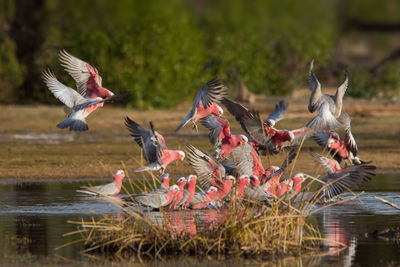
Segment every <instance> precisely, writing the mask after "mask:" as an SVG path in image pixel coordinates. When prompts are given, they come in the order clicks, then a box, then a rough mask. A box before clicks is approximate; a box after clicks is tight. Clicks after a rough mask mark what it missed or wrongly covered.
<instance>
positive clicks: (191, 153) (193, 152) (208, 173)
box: [186, 144, 225, 190]
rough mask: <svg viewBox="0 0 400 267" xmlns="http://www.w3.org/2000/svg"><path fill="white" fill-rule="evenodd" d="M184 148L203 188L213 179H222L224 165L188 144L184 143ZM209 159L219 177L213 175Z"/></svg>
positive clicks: (206, 187)
mask: <svg viewBox="0 0 400 267" xmlns="http://www.w3.org/2000/svg"><path fill="white" fill-rule="evenodd" d="M186 148H187V150H188V155H187V158H188V160H189V163H190V165H191V166H192V168H193V169H194V171H195V172H196V174H197V176H198V180H199V183H200V186H201V188H202V189H203V190H207V189H208V188H209V187H210V186H211V182H212V180H213V179H222V178H223V177H225V168H224V166H222V164H221V163H219V162H218V161H217V160H215V159H214V158H213V157H211V156H209V155H207V154H205V153H203V152H201V151H200V150H198V149H197V148H195V147H194V146H192V145H190V144H188V145H186ZM209 161H212V163H213V164H214V165H215V166H216V167H217V169H218V171H219V173H220V177H213V169H212V167H211V165H210V163H209Z"/></svg>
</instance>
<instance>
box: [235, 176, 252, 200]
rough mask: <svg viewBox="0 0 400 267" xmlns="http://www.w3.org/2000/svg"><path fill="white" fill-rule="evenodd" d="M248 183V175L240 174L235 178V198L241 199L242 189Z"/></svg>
mask: <svg viewBox="0 0 400 267" xmlns="http://www.w3.org/2000/svg"><path fill="white" fill-rule="evenodd" d="M248 183H249V176H248V175H246V174H244V175H240V176H239V178H238V179H237V184H236V198H237V199H243V196H244V190H245V188H246V186H247V185H248Z"/></svg>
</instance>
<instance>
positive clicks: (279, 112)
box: [266, 100, 288, 122]
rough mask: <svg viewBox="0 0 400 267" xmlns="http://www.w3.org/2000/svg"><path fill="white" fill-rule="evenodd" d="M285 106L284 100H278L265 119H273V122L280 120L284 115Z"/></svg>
mask: <svg viewBox="0 0 400 267" xmlns="http://www.w3.org/2000/svg"><path fill="white" fill-rule="evenodd" d="M287 108H288V104H287V103H286V102H285V101H283V100H281V101H279V103H278V104H276V105H275V110H274V111H273V112H272V113H271V114H270V115H269V116H268V118H267V120H273V121H274V122H278V121H280V120H282V119H283V118H284V117H285V114H286V111H287ZM267 120H266V121H267Z"/></svg>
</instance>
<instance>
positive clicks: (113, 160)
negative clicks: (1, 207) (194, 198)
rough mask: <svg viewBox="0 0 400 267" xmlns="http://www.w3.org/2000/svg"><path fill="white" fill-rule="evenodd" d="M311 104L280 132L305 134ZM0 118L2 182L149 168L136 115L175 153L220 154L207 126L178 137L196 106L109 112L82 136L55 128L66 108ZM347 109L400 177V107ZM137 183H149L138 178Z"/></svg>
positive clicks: (381, 163)
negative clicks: (136, 135) (136, 137)
mask: <svg viewBox="0 0 400 267" xmlns="http://www.w3.org/2000/svg"><path fill="white" fill-rule="evenodd" d="M276 100H277V99H275V98H271V99H267V100H265V101H264V102H262V103H266V105H265V106H266V108H264V109H261V106H260V107H258V108H259V109H261V110H262V116H263V117H265V116H267V114H268V113H269V112H270V111H271V110H272V109H273V106H274V102H276ZM306 101H307V100H306V99H304V98H301V97H300V98H296V99H290V100H288V102H289V104H290V105H289V111H288V114H287V119H284V120H282V121H281V122H279V123H278V125H277V126H278V127H279V128H286V129H293V128H300V127H303V126H304V124H305V123H306V122H307V121H308V120H309V119H310V118H311V114H309V113H307V112H306ZM0 109H1V111H2V112H1V113H0V121H1V124H0V143H1V146H2V149H0V158H1V159H2V160H1V161H0V178H13V179H38V178H40V179H63V178H69V179H71V178H72V179H79V178H111V175H112V173H113V172H114V171H115V170H117V169H121V168H126V170H128V172H129V171H130V170H132V169H134V168H136V167H138V166H139V165H140V164H141V156H140V150H139V147H138V146H137V145H136V144H135V143H134V142H133V141H132V138H130V136H129V134H128V131H127V130H126V129H125V126H124V123H123V118H124V116H130V117H131V118H132V119H134V120H136V121H137V122H139V123H141V124H143V125H145V126H148V121H150V120H152V121H153V122H154V124H155V127H156V129H157V130H158V131H159V132H160V133H162V134H163V135H164V137H165V139H166V141H167V145H168V147H169V148H171V149H184V146H185V144H186V143H191V144H193V145H194V146H196V147H198V148H199V149H201V150H205V151H212V147H211V146H210V144H209V142H208V139H207V131H206V129H204V128H203V127H201V126H200V127H199V131H200V132H199V133H196V132H194V131H192V130H191V129H190V127H185V128H184V129H182V130H181V131H180V132H179V133H178V134H174V129H175V127H176V126H177V125H178V124H179V122H180V121H181V120H182V119H183V117H184V116H185V113H186V112H187V111H188V110H189V109H190V107H189V106H188V105H183V106H181V107H177V108H176V109H174V110H168V111H165V110H153V111H137V110H130V109H124V108H110V107H109V106H108V107H105V108H102V109H101V110H99V111H95V112H94V113H93V114H91V115H90V116H89V117H88V124H89V128H90V130H89V131H88V132H85V133H81V134H75V133H69V132H68V131H67V130H65V131H63V130H60V129H58V128H56V127H55V125H56V124H57V123H58V122H60V121H61V120H62V119H63V118H64V114H63V109H62V107H61V106H1V107H0ZM345 109H346V111H347V112H349V113H350V114H351V115H354V117H353V123H352V130H353V134H354V136H355V138H356V141H357V144H358V147H359V156H360V158H361V159H364V160H372V161H373V164H374V165H376V166H377V167H378V172H396V173H397V172H399V171H400V167H399V166H400V157H398V155H399V154H400V139H399V138H398V135H399V133H400V116H399V114H400V105H398V103H392V102H377V101H370V102H366V101H365V100H359V101H356V100H351V99H350V100H347V102H346V103H345ZM227 118H228V120H229V121H230V123H231V129H232V132H233V133H240V132H242V131H241V129H240V126H239V125H238V123H236V121H234V119H233V118H232V117H231V116H230V115H229V114H228V115H227ZM32 133H34V134H43V133H44V134H57V135H59V136H60V138H64V139H65V138H66V141H65V140H64V141H60V142H58V143H54V144H49V143H46V138H44V140H42V139H39V140H29V139H28V140H26V139H18V138H15V135H16V134H19V135H24V134H32ZM310 149H315V150H316V151H319V148H318V146H317V145H316V144H315V143H314V142H313V141H312V140H307V141H306V142H305V145H304V149H303V151H302V152H301V153H302V154H301V157H300V159H299V162H298V164H297V168H298V171H303V172H307V171H309V170H313V169H315V163H314V162H313V160H312V158H311V157H310V156H309V155H308V150H310ZM283 158H284V155H276V156H273V157H263V158H262V160H263V164H264V166H269V165H270V164H274V165H278V166H279V165H280V164H281V162H282V161H283ZM167 171H168V172H169V173H170V174H171V175H176V176H178V175H185V174H189V172H191V168H190V166H189V164H188V162H187V161H186V160H185V161H183V162H178V163H173V164H171V165H170V166H168V169H167ZM130 174H131V176H132V177H131V178H143V177H144V176H143V175H141V174H139V175H136V174H135V175H134V176H133V175H132V173H130Z"/></svg>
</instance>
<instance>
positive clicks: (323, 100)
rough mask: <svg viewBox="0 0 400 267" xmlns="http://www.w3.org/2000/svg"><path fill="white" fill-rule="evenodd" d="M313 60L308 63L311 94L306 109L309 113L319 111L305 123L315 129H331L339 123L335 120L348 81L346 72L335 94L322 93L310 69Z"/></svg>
mask: <svg viewBox="0 0 400 267" xmlns="http://www.w3.org/2000/svg"><path fill="white" fill-rule="evenodd" d="M313 67H314V60H313V61H311V64H310V74H309V83H310V89H311V96H310V99H309V102H308V110H309V111H310V112H311V113H314V112H315V111H317V110H318V111H319V114H318V115H317V116H316V117H314V118H313V119H312V120H311V121H310V122H308V123H307V125H306V126H307V127H309V128H312V129H314V130H316V131H332V130H334V129H336V128H339V127H340V126H341V124H340V123H339V122H338V121H337V120H336V118H338V117H339V116H340V114H341V112H342V106H343V96H344V94H345V93H346V89H347V86H348V83H349V76H348V73H347V72H345V80H344V82H343V84H342V85H340V86H339V88H338V89H337V90H336V94H335V95H328V94H322V92H321V84H320V83H319V81H318V79H317V77H316V76H315V75H314V72H313V71H312V70H313Z"/></svg>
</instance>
